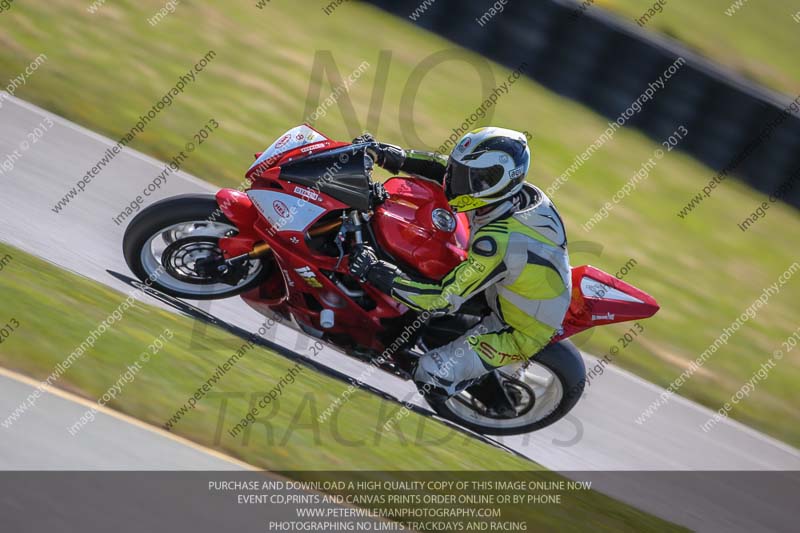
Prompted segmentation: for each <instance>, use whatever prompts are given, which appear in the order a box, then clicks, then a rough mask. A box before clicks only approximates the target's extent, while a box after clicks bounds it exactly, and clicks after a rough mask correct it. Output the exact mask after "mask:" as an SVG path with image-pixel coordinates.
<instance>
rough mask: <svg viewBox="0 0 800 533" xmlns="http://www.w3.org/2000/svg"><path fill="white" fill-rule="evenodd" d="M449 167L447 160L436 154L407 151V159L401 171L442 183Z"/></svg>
mask: <svg viewBox="0 0 800 533" xmlns="http://www.w3.org/2000/svg"><path fill="white" fill-rule="evenodd" d="M446 167H447V158H446V157H444V156H442V155H439V154H436V153H434V152H420V151H417V150H406V157H405V160H404V161H403V164H402V165H401V166H400V170H402V171H403V172H406V173H408V174H417V175H419V176H422V177H425V178H429V179H432V180H435V181H439V182H440V181H442V179H443V178H444V171H445V168H446Z"/></svg>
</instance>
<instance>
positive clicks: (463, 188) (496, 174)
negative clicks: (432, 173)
mask: <svg viewBox="0 0 800 533" xmlns="http://www.w3.org/2000/svg"><path fill="white" fill-rule="evenodd" d="M504 172H505V169H504V168H503V166H502V165H492V166H491V167H485V168H474V167H469V166H467V165H465V164H463V163H461V162H459V161H454V160H452V159H451V160H450V162H449V163H448V164H447V170H446V171H445V175H444V186H445V187H444V188H445V192H446V194H447V196H448V198H451V199H452V198H455V197H456V196H461V195H464V194H478V193H481V192H483V191H487V190H489V189H491V188H492V187H494V186H495V185H497V184H498V183H499V182H500V179H501V178H502V177H503V173H504Z"/></svg>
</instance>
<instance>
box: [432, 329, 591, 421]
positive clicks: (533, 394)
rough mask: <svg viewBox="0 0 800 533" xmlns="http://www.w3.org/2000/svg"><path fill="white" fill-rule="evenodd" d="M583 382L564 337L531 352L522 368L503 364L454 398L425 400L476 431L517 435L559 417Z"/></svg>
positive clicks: (583, 374) (575, 398)
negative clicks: (528, 361)
mask: <svg viewBox="0 0 800 533" xmlns="http://www.w3.org/2000/svg"><path fill="white" fill-rule="evenodd" d="M585 383H586V368H585V366H584V364H583V358H582V357H581V354H580V352H579V351H578V349H577V348H575V346H574V345H573V344H572V343H571V342H569V341H566V340H565V341H561V342H558V343H556V344H552V345H550V346H548V347H547V348H545V349H544V350H542V351H541V352H539V353H538V354H536V356H534V358H533V360H532V361H531V362H530V363H529V364H527V366H526V365H525V363H518V364H514V365H508V366H505V367H503V368H500V369H498V370H495V372H494V375H493V376H492V375H490V376H487V378H486V379H484V381H482V382H481V383H478V384H476V385H473V386H471V387H469V388H467V389H466V390H465V391H463V392H461V393H460V394H457V395H456V396H453V397H451V398H448V399H446V400H438V399H435V398H430V399H428V403H430V404H431V407H433V409H434V410H435V411H436V412H437V413H438V414H439V415H441V416H443V417H444V418H447V419H449V420H452V421H454V422H456V423H458V424H460V425H462V426H464V427H467V428H469V429H472V430H474V431H477V432H479V433H484V434H489V435H517V434H520V433H529V432H531V431H536V430H539V429H542V428H544V427H547V426H549V425H550V424H553V423H554V422H556V421H558V420H559V419H561V418H562V417H563V416H564V415H566V414H567V413H568V412H570V410H572V408H573V407H575V404H577V403H578V400H579V399H580V397H581V395H582V394H583V387H584V385H585Z"/></svg>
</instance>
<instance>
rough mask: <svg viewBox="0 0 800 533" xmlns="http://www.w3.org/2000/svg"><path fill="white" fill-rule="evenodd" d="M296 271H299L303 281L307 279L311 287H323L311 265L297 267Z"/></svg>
mask: <svg viewBox="0 0 800 533" xmlns="http://www.w3.org/2000/svg"><path fill="white" fill-rule="evenodd" d="M294 271H295V272H297V274H298V275H299V276H300V277H301V278H303V281H305V282H306V284H307V285H308V286H309V287H313V288H315V289H321V288H322V283H320V282H319V280H318V279H317V275H316V274H314V271H313V270H311V267H309V266H304V267H301V268H295V269H294Z"/></svg>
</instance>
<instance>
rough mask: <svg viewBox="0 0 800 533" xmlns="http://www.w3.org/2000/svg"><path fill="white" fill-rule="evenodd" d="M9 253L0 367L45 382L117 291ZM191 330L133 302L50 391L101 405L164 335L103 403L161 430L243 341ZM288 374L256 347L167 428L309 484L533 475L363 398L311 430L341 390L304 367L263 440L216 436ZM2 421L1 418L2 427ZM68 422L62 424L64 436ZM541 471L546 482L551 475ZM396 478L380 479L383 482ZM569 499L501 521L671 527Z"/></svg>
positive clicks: (583, 498)
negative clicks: (326, 477)
mask: <svg viewBox="0 0 800 533" xmlns="http://www.w3.org/2000/svg"><path fill="white" fill-rule="evenodd" d="M8 256H10V257H11V258H12V259H11V260H10V261H8V262H7V264H5V266H4V268H3V270H2V272H0V301H2V302H3V309H2V314H1V315H0V323H2V324H3V325H4V324H5V323H7V322H12V321H14V323H15V328H16V331H14V332H13V333H12V334H11V336H9V337H8V338H6V339H5V340H4V341H3V342H2V344H1V345H0V365H2V366H4V367H6V368H11V369H14V370H17V371H20V372H23V373H25V374H27V375H29V376H32V377H34V378H36V379H42V380H43V379H45V378H46V377H47V376H48V375H49V374H50V373H51V372H52V371H53V369H54V367H55V365H56V364H58V363H59V362H62V361H63V360H64V359H65V358H66V357H67V355H68V354H70V353H71V352H72V351H73V350H75V348H76V347H77V346H78V345H79V344H80V343H81V342H82V341H83V340H84V339H85V338H86V337H87V335H88V334H89V332H90V331H92V330H95V329H97V327H98V324H99V323H100V322H101V321H103V320H104V319H106V318H107V316H108V315H109V314H110V313H112V312H114V310H115V309H117V308H118V306H119V305H120V303H121V302H122V301H123V300H124V299H125V295H123V294H121V293H119V292H116V291H114V290H111V289H109V288H107V287H105V286H102V285H100V284H98V283H96V282H93V281H89V280H86V279H84V278H82V277H80V276H77V275H74V274H71V273H67V272H65V271H63V270H61V269H59V268H56V267H54V266H52V265H50V264H48V263H46V262H44V261H42V260H40V259H37V258H34V257H32V256H29V255H27V254H25V253H23V252H21V251H19V250H17V249H15V248H12V247H10V246H7V245H5V244H0V258H5V257H8ZM76 311H78V312H76ZM195 327H196V323H195V322H194V321H193V320H191V319H189V318H187V317H183V316H178V315H176V314H173V313H168V312H166V311H163V310H161V309H157V308H154V307H152V306H149V305H145V304H142V303H139V304H137V305H136V306H135V307H133V308H131V309H129V310H128V311H127V312H126V313H124V315H123V317H122V319H121V320H119V321H117V322H116V323H115V325H114V326H113V327H112V328H110V329H108V330H107V331H106V332H105V333H104V334H103V335H102V336H101V337H100V338H99V340H98V342H97V343H96V344H95V345H94V347H93V348H92V349H90V350H88V351H87V352H86V354H85V355H84V356H83V357H82V358H80V359H78V360H77V362H75V363H74V364H73V365H72V366H71V367H70V368H69V369H68V370H67V371H66V373H65V374H64V375H62V376H61V378H60V380H59V381H58V382H57V383H56V386H58V387H61V388H63V389H67V390H70V391H72V392H74V393H76V394H79V395H81V396H83V397H86V398H88V399H90V400H92V401H93V400H96V399H97V398H100V397H101V396H102V395H103V393H104V392H106V390H108V388H109V387H110V386H111V385H112V384H113V383H115V382H116V381H117V379H118V376H119V375H120V374H121V373H123V372H125V371H126V368H127V367H128V366H129V365H131V364H132V363H133V362H134V361H136V360H137V358H138V355H139V354H140V353H141V352H143V351H145V350H146V349H147V346H148V345H149V344H150V343H151V342H152V341H153V339H154V338H155V337H158V336H159V335H160V334H162V333H163V332H164V331H165V329H169V330H170V331H171V332H172V335H173V338H172V340H171V341H169V342H168V343H166V345H165V346H164V347H163V348H162V349H161V350H160V351H159V352H158V353H157V354H156V355H154V356H152V358H151V359H150V361H149V362H148V363H145V364H143V365H142V367H141V370H139V372H138V373H137V374H136V377H135V379H134V380H133V381H132V382H130V383H128V384H127V385H124V387H123V389H122V391H121V392H120V393H119V394H118V396H117V397H116V398H115V399H114V400H113V401H112V402H111V403H110V404H109V407H111V408H113V409H116V410H118V411H121V412H123V413H127V414H128V415H131V416H133V417H136V418H138V419H140V420H143V421H145V422H149V423H151V424H153V425H156V426H161V425H162V423H163V422H164V421H166V420H167V419H169V417H170V416H172V414H173V412H174V411H175V410H176V409H177V408H178V407H179V406H180V405H182V404H183V403H184V402H185V401H186V399H187V397H188V396H190V395H191V394H192V393H193V392H194V391H195V390H196V389H197V388H198V387H199V386H200V385H201V384H202V383H203V382H205V380H206V379H208V377H209V376H210V375H211V374H212V373H213V372H214V370H215V369H216V367H217V365H218V364H221V362H222V361H224V360H226V359H227V358H228V357H229V356H230V355H231V353H233V352H235V351H236V350H237V349H238V348H239V347H240V346H241V345H242V343H243V340H242V339H241V338H239V337H236V336H233V335H231V334H229V333H227V332H225V331H222V330H218V329H216V328H211V329H212V330H213V331H209V332H208V333H207V334H205V335H204V336H203V337H202V344H203V349H202V350H199V349H198V348H197V345H196V344H194V345H193V344H191V340H192V336H193V335H195V334H196V330H195ZM292 366H293V363H291V362H290V361H288V360H286V359H285V358H283V357H281V356H279V355H277V354H275V353H273V352H271V351H269V350H266V349H262V348H258V347H256V348H255V349H253V350H252V351H250V352H249V353H247V355H246V356H244V357H243V358H242V359H240V360H239V362H238V364H237V365H236V366H235V367H234V368H233V369H232V370H230V371H229V372H228V373H227V374H226V375H225V376H224V377H223V378H222V380H221V381H220V382H219V383H218V384H217V386H216V389H215V391H214V394H213V396H212V395H210V396H208V397H206V398H204V399H202V400H201V401H199V402H198V404H197V407H196V409H194V410H193V411H191V412H190V413H189V414H187V415H186V416H185V417H184V418H183V419H182V420H181V421H180V422H179V423H178V424H177V425H176V426H175V427H174V429H173V432H174V433H176V434H179V435H181V436H183V437H186V438H189V439H191V440H193V441H195V442H198V443H200V444H203V445H205V446H209V447H213V448H216V449H218V450H220V451H222V452H225V453H227V454H230V455H232V456H234V457H237V458H240V459H242V460H244V461H246V462H248V463H250V464H252V465H255V466H257V467H260V468H264V469H269V470H273V471H297V470H303V471H306V472H305V473H303V472H289V475H291V476H293V477H296V478H298V479H310V478H313V477H314V475H313V474H311V473H310V472H309V471H311V470H328V471H330V470H384V471H398V472H397V474H396V477H398V478H399V479H403V478H404V473H403V472H401V471H408V470H423V471H438V470H442V471H444V470H450V471H456V470H457V471H462V470H472V471H478V470H507V471H532V470H541V467H539V466H538V465H536V464H534V463H531V462H528V461H525V460H522V459H519V458H516V457H514V456H512V455H510V454H508V453H506V452H503V451H501V450H499V449H497V448H494V447H492V446H489V445H487V444H483V443H480V442H477V441H475V440H473V439H471V438H468V437H466V436H464V435H462V434H460V433H455V432H453V431H452V430H450V429H449V428H447V427H446V426H444V425H442V424H440V423H438V422H434V421H431V420H429V419H426V418H424V417H421V416H419V415H417V414H414V413H411V414H410V415H409V416H407V417H406V418H402V419H400V421H399V422H398V424H397V427H396V429H392V430H389V431H387V432H383V431H382V430H381V426H382V424H383V421H385V420H387V419H388V418H390V417H391V416H392V415H394V413H396V412H397V411H398V409H400V407H399V406H398V405H396V404H393V403H389V402H386V401H383V400H381V399H379V398H377V397H376V396H374V395H372V394H368V393H365V392H361V391H359V392H357V393H355V394H354V395H353V396H352V397H351V399H350V402H348V403H345V404H344V405H343V407H342V408H341V410H340V411H339V415H338V416H337V417H334V419H335V423H333V422H331V423H323V424H319V423H316V422H315V418H316V416H315V414H314V413H313V409H314V408H315V407H313V406H316V409H317V412H319V411H321V410H322V409H324V408H325V407H326V406H327V405H329V404H330V403H331V402H332V401H333V400H335V399H336V398H337V397H339V396H340V395H341V394H342V393H343V392H344V390H345V389H346V384H345V383H342V382H340V381H337V380H334V379H332V378H329V377H326V376H324V375H322V374H320V373H317V372H316V371H314V370H311V369H308V370H305V371H304V372H303V373H302V374H301V375H300V376H299V377H298V379H297V380H296V381H295V382H294V383H293V384H291V385H289V386H288V387H287V388H286V389H285V390H284V393H283V394H282V396H281V397H280V401H279V408H278V409H277V411H275V412H274V414H272V416H271V417H270V419H269V424H271V427H272V428H273V432H274V433H273V436H272V437H273V438H272V439H270V438H268V434H266V433H264V430H265V429H266V426H262V425H257V426H255V432H254V433H253V434H252V435H250V436H249V437H247V438H242V437H238V438H236V439H234V438H231V437H229V436H228V435H227V432H226V431H222V438H221V439H220V440H217V438H216V434H217V431H218V429H219V426H218V423H219V421H220V409H219V405H220V398H223V397H225V398H228V403H227V408H226V412H225V420H226V422H225V423H224V426H225V430H227V429H228V427H229V426H230V425H232V423H233V422H232V421H234V420H239V419H240V418H241V417H242V416H244V414H245V413H246V412H247V410H248V409H249V405H248V400H249V398H250V393H264V392H266V391H268V390H269V389H270V388H271V387H272V386H273V385H274V384H275V383H276V382H277V381H278V380H280V379H281V377H282V376H284V375H285V374H286V372H287V370H288V369H289V368H291V367H292ZM259 397H260V395H259ZM20 400H22V398H20ZM7 415H8V413H2V415H1V416H2V418H3V420H5V417H6V416H7ZM23 416H24V415H23ZM379 420H380V422H378V421H379ZM72 422H73V421H70V420H65V421H64V423H65V425H64V432H65V433H67V427H68V426H70V425H71V424H72ZM0 431H2V429H0ZM420 431H421V432H422V433H419V432H420ZM354 443H355V444H354ZM542 475H544V476H547V477H548V479H552V476H554V475H555V474H549V473H543V474H542ZM394 477H395V475H394V474H391V473H386V474H384V479H393V478H394ZM568 498H569V500H568V501H569V505H564V506H552V509H553V510H552V512H542V511H541V510H540V509H535V506H534V507H528V508H527V509H526V508H521V507H518V508H517V509H516V510H512V513H513V515H512V516H510V517H509V518H512V517H513V516H515V517H516V518H517V519H523V518H524V519H526V520H529V521H530V523H531V524H532V525H535V526H537V530H539V529H538V528H545V527H546V528H547V529H548V530H552V528H554V527H555V526H556V525H558V527H559V528H564V530H567V531H581V530H583V524H585V523H587V522H588V523H597V524H599V525H600V526H601V527H602V529H603V530H607V531H668V530H672V529H676V530H677V529H678V528H675V527H674V526H672V524H669V523H667V522H664V521H662V520H659V519H657V518H654V517H652V516H649V515H647V514H645V513H642V512H640V511H637V510H635V509H633V508H630V507H628V506H626V505H623V504H621V503H619V502H617V501H615V500H613V499H611V498H608V497H606V496H603V495H601V494H599V493H596V492H574V493H570V494H569V496H568Z"/></svg>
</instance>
